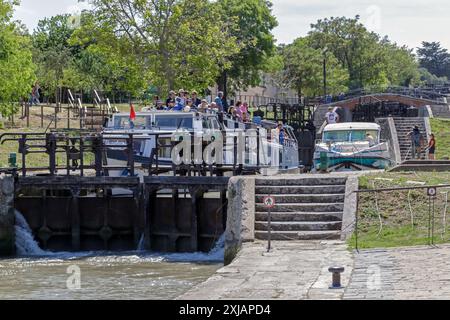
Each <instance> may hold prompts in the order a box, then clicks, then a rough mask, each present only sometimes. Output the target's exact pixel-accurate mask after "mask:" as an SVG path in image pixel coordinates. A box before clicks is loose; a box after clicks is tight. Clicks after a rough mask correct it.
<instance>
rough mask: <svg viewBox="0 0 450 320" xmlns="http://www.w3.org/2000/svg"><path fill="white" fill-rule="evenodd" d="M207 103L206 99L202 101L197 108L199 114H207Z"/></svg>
mask: <svg viewBox="0 0 450 320" xmlns="http://www.w3.org/2000/svg"><path fill="white" fill-rule="evenodd" d="M208 107H209V106H208V101H206V99H203V100H202V102H201V104H200V105H199V106H198V111H199V112H207V111H208Z"/></svg>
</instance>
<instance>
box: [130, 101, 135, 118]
mask: <svg viewBox="0 0 450 320" xmlns="http://www.w3.org/2000/svg"><path fill="white" fill-rule="evenodd" d="M130 120H131V121H134V120H136V112H135V111H134V107H133V104H132V103H130Z"/></svg>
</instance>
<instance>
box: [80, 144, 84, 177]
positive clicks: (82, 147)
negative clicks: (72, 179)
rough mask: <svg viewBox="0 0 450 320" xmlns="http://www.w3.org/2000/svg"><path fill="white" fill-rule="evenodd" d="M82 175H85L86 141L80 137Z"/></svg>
mask: <svg viewBox="0 0 450 320" xmlns="http://www.w3.org/2000/svg"><path fill="white" fill-rule="evenodd" d="M80 175H81V176H84V141H83V137H80Z"/></svg>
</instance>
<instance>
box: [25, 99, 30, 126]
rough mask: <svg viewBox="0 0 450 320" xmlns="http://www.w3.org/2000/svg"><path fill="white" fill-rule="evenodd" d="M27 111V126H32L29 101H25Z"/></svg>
mask: <svg viewBox="0 0 450 320" xmlns="http://www.w3.org/2000/svg"><path fill="white" fill-rule="evenodd" d="M25 112H26V117H27V128H29V127H30V104H29V103H25Z"/></svg>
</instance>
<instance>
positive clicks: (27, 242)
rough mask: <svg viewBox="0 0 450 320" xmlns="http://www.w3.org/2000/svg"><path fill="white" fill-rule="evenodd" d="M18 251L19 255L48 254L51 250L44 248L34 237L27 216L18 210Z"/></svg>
mask: <svg viewBox="0 0 450 320" xmlns="http://www.w3.org/2000/svg"><path fill="white" fill-rule="evenodd" d="M15 218H16V225H15V231H16V251H17V254H18V255H19V256H48V255H50V253H49V252H47V251H44V250H42V249H41V248H40V247H39V244H38V243H37V242H36V240H35V239H34V237H33V232H32V231H31V228H30V226H29V225H28V223H27V221H26V220H25V217H24V216H23V215H22V214H21V213H20V212H19V211H17V210H16V212H15Z"/></svg>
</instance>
